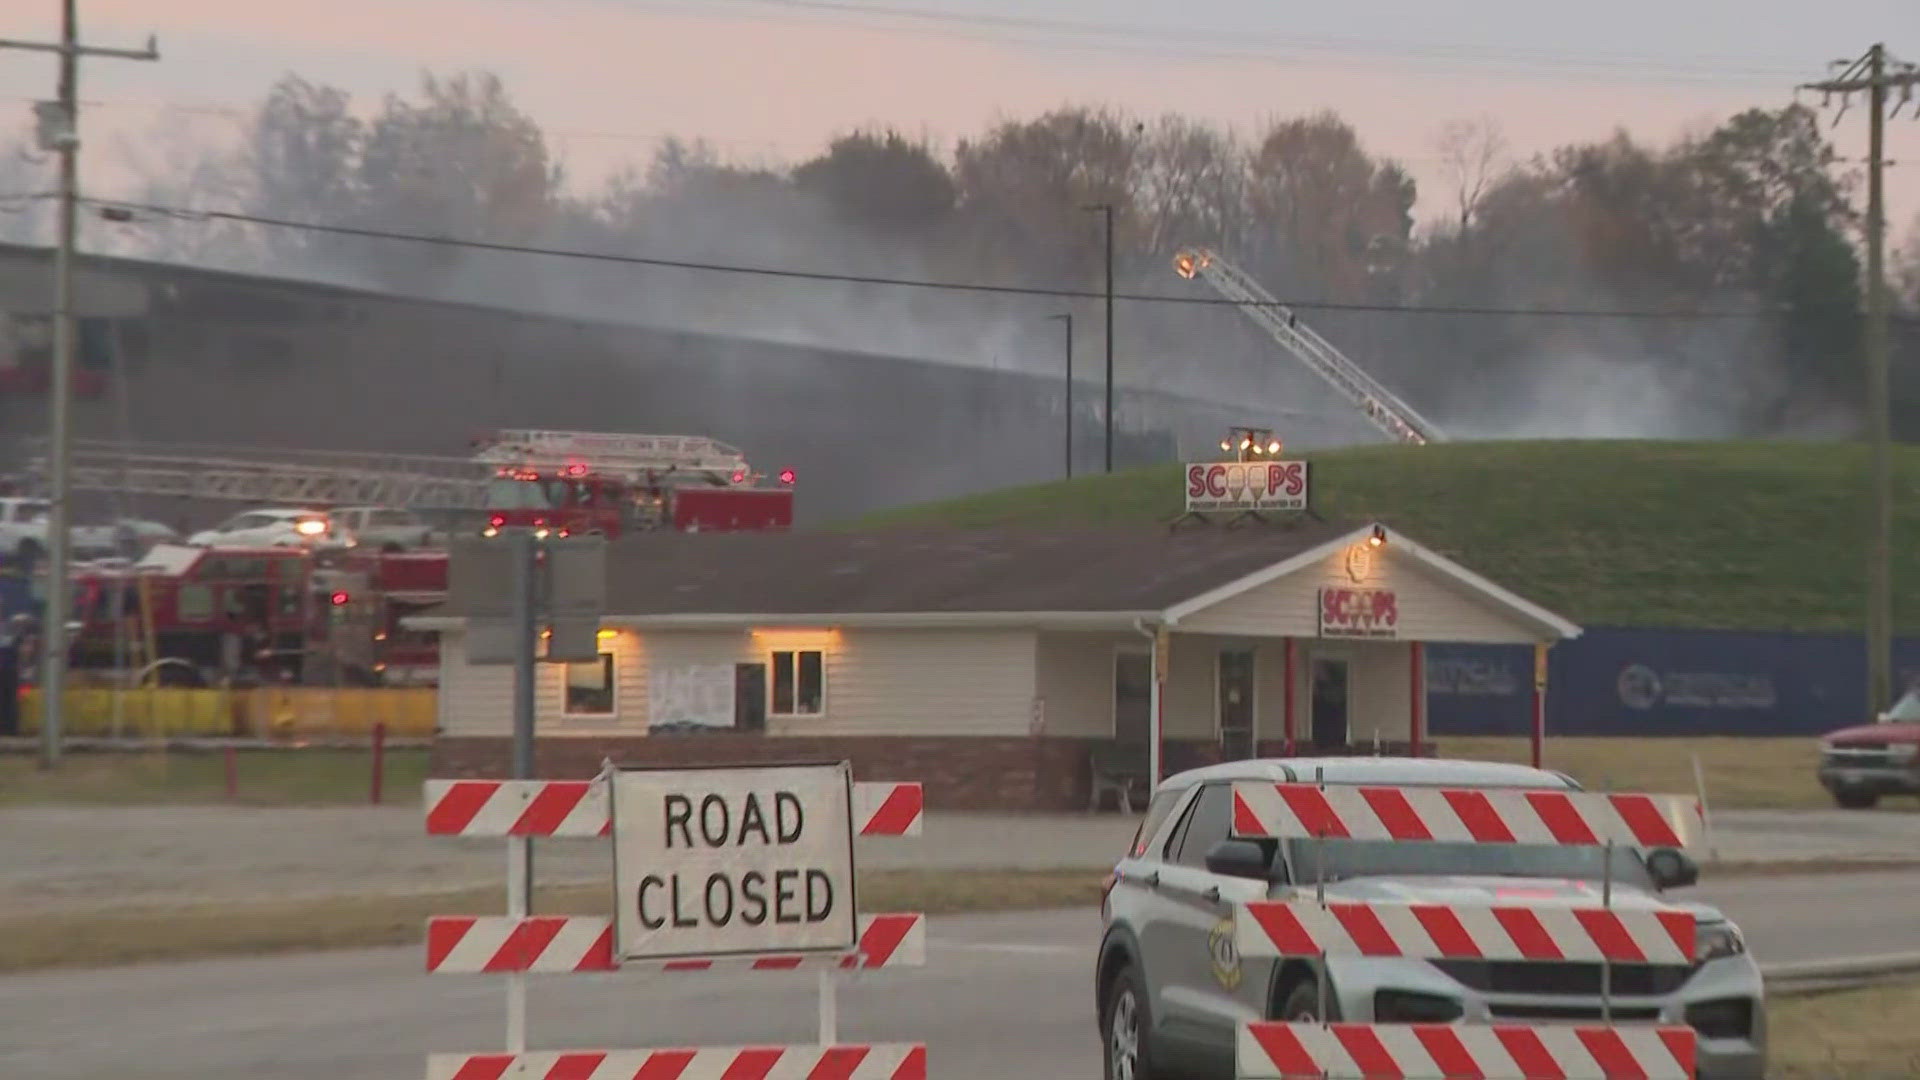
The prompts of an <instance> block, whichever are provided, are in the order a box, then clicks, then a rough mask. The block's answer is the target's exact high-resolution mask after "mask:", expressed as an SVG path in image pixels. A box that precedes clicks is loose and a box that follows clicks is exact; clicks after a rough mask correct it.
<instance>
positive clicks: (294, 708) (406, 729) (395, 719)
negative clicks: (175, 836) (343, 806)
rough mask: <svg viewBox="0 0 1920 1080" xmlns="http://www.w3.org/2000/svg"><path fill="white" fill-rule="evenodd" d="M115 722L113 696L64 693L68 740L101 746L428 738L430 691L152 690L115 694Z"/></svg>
mask: <svg viewBox="0 0 1920 1080" xmlns="http://www.w3.org/2000/svg"><path fill="white" fill-rule="evenodd" d="M117 693H118V694H119V696H120V698H121V701H120V721H119V728H118V731H117V732H116V730H115V725H114V702H113V699H114V696H115V694H116V691H114V690H107V689H98V688H76V689H71V690H68V691H67V692H66V708H65V710H63V715H64V716H65V718H66V720H65V725H64V730H65V733H66V734H68V735H74V736H80V737H94V738H104V737H107V736H111V735H115V734H119V735H123V736H129V737H135V738H190V737H194V736H200V737H203V738H204V737H215V738H221V737H226V738H251V739H271V738H301V737H311V736H323V735H333V736H366V735H370V734H372V732H373V725H374V724H376V723H384V724H386V726H387V734H388V735H389V736H391V737H394V738H422V739H424V738H428V737H430V736H432V734H433V728H434V724H435V722H436V718H437V715H438V705H437V691H435V690H434V688H432V687H404V688H391V689H382V688H368V687H353V688H343V689H339V690H333V689H328V688H326V687H317V686H298V687H285V688H282V687H269V688H262V689H250V690H187V689H178V688H174V687H153V688H143V689H137V690H125V691H118V692H117ZM40 716H41V706H40V691H38V690H29V691H27V692H26V693H25V694H23V695H22V700H21V702H20V723H21V729H22V734H30V733H37V732H38V731H39V730H40Z"/></svg>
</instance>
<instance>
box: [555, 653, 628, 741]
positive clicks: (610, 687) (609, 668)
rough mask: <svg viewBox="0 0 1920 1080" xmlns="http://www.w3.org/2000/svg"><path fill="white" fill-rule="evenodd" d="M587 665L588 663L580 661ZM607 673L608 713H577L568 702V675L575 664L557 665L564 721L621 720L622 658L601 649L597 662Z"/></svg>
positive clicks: (561, 713) (596, 721)
mask: <svg viewBox="0 0 1920 1080" xmlns="http://www.w3.org/2000/svg"><path fill="white" fill-rule="evenodd" d="M579 662H580V663H587V662H588V661H584V660H583V661H579ZM593 662H594V663H598V664H600V665H601V667H602V668H603V669H604V670H605V671H606V673H607V711H606V712H575V711H574V710H573V705H572V703H571V702H569V701H568V700H567V686H568V683H567V675H568V671H569V669H571V668H572V667H574V664H573V663H564V664H558V665H555V666H557V667H558V668H559V669H560V717H561V719H563V720H584V721H588V722H592V723H612V722H614V721H617V720H619V719H620V657H619V655H618V654H616V653H615V652H614V651H613V650H612V649H601V650H600V658H599V659H598V660H597V661H593Z"/></svg>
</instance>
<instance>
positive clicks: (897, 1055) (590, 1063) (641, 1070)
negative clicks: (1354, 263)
mask: <svg viewBox="0 0 1920 1080" xmlns="http://www.w3.org/2000/svg"><path fill="white" fill-rule="evenodd" d="M926 1077H927V1050H926V1047H924V1046H920V1045H913V1044H904V1043H847V1044H841V1045H835V1046H745V1047H720V1048H713V1047H701V1048H698V1049H692V1048H689V1049H674V1050H563V1051H545V1052H537V1053H519V1054H430V1055H428V1057H427V1080H926Z"/></svg>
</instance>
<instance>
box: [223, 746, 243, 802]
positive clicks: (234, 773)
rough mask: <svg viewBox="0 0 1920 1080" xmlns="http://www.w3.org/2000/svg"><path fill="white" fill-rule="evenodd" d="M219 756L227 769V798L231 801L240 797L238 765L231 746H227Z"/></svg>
mask: <svg viewBox="0 0 1920 1080" xmlns="http://www.w3.org/2000/svg"><path fill="white" fill-rule="evenodd" d="M221 757H222V758H224V759H225V762H224V763H225V765H226V770H227V798H228V800H229V801H231V800H233V799H237V798H239V797H240V767H239V764H238V763H237V762H236V761H235V760H234V752H233V747H232V746H228V747H227V748H226V751H225V753H223V754H221Z"/></svg>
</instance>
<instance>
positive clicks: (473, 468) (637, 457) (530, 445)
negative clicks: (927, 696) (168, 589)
mask: <svg viewBox="0 0 1920 1080" xmlns="http://www.w3.org/2000/svg"><path fill="white" fill-rule="evenodd" d="M471 449H472V454H471V455H470V456H468V457H426V456H420V455H405V454H364V453H351V452H338V451H311V450H307V451H284V450H267V449H255V448H245V449H242V448H238V447H214V446H158V445H153V444H122V443H116V442H112V441H109V440H87V439H81V440H76V441H75V443H74V447H73V457H72V468H71V472H70V475H71V477H72V481H73V486H74V487H75V488H76V489H78V490H82V491H109V492H124V493H126V494H130V495H146V496H155V495H160V496H172V497H176V498H186V499H208V500H220V501H229V502H249V503H253V504H255V505H259V506H306V507H312V508H314V509H322V508H325V507H334V506H390V507H406V508H408V509H411V510H414V511H417V512H419V513H421V514H423V515H436V516H442V517H446V518H451V519H453V520H455V521H459V522H463V523H464V522H471V523H472V524H473V526H474V527H475V528H476V529H477V530H478V531H481V532H487V531H493V532H497V531H498V530H500V529H502V528H507V527H512V526H531V527H533V528H536V529H542V528H545V529H552V530H554V531H565V532H567V533H570V534H571V533H575V532H579V533H583V534H584V533H591V532H599V533H602V534H604V535H608V536H617V535H620V534H621V533H624V532H631V531H640V530H647V529H678V530H683V531H688V532H695V531H698V532H725V531H738V530H747V529H753V530H763V529H786V528H789V527H791V525H792V524H793V497H794V491H793V489H794V473H793V470H792V469H782V470H781V471H780V473H779V475H778V478H777V482H769V481H768V478H767V477H766V476H765V475H764V474H762V473H759V472H756V471H754V469H753V468H752V467H751V466H749V465H748V464H747V460H746V457H745V455H743V454H742V453H741V452H740V451H739V450H738V449H736V448H734V447H731V446H728V445H727V444H725V443H722V442H718V441H716V440H714V439H709V438H705V437H702V436H689V435H628V434H617V433H603V432H589V431H546V430H535V429H509V430H505V431H495V432H491V433H489V434H487V435H485V436H482V437H480V438H477V439H475V440H473V444H472V447H471ZM45 466H46V462H45V461H44V459H43V460H41V461H37V462H35V463H33V467H32V472H31V473H30V475H31V476H32V477H33V479H35V480H38V481H41V482H42V483H43V484H44V480H45V478H46V468H45ZM464 527H465V526H464V524H463V525H462V528H464Z"/></svg>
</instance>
